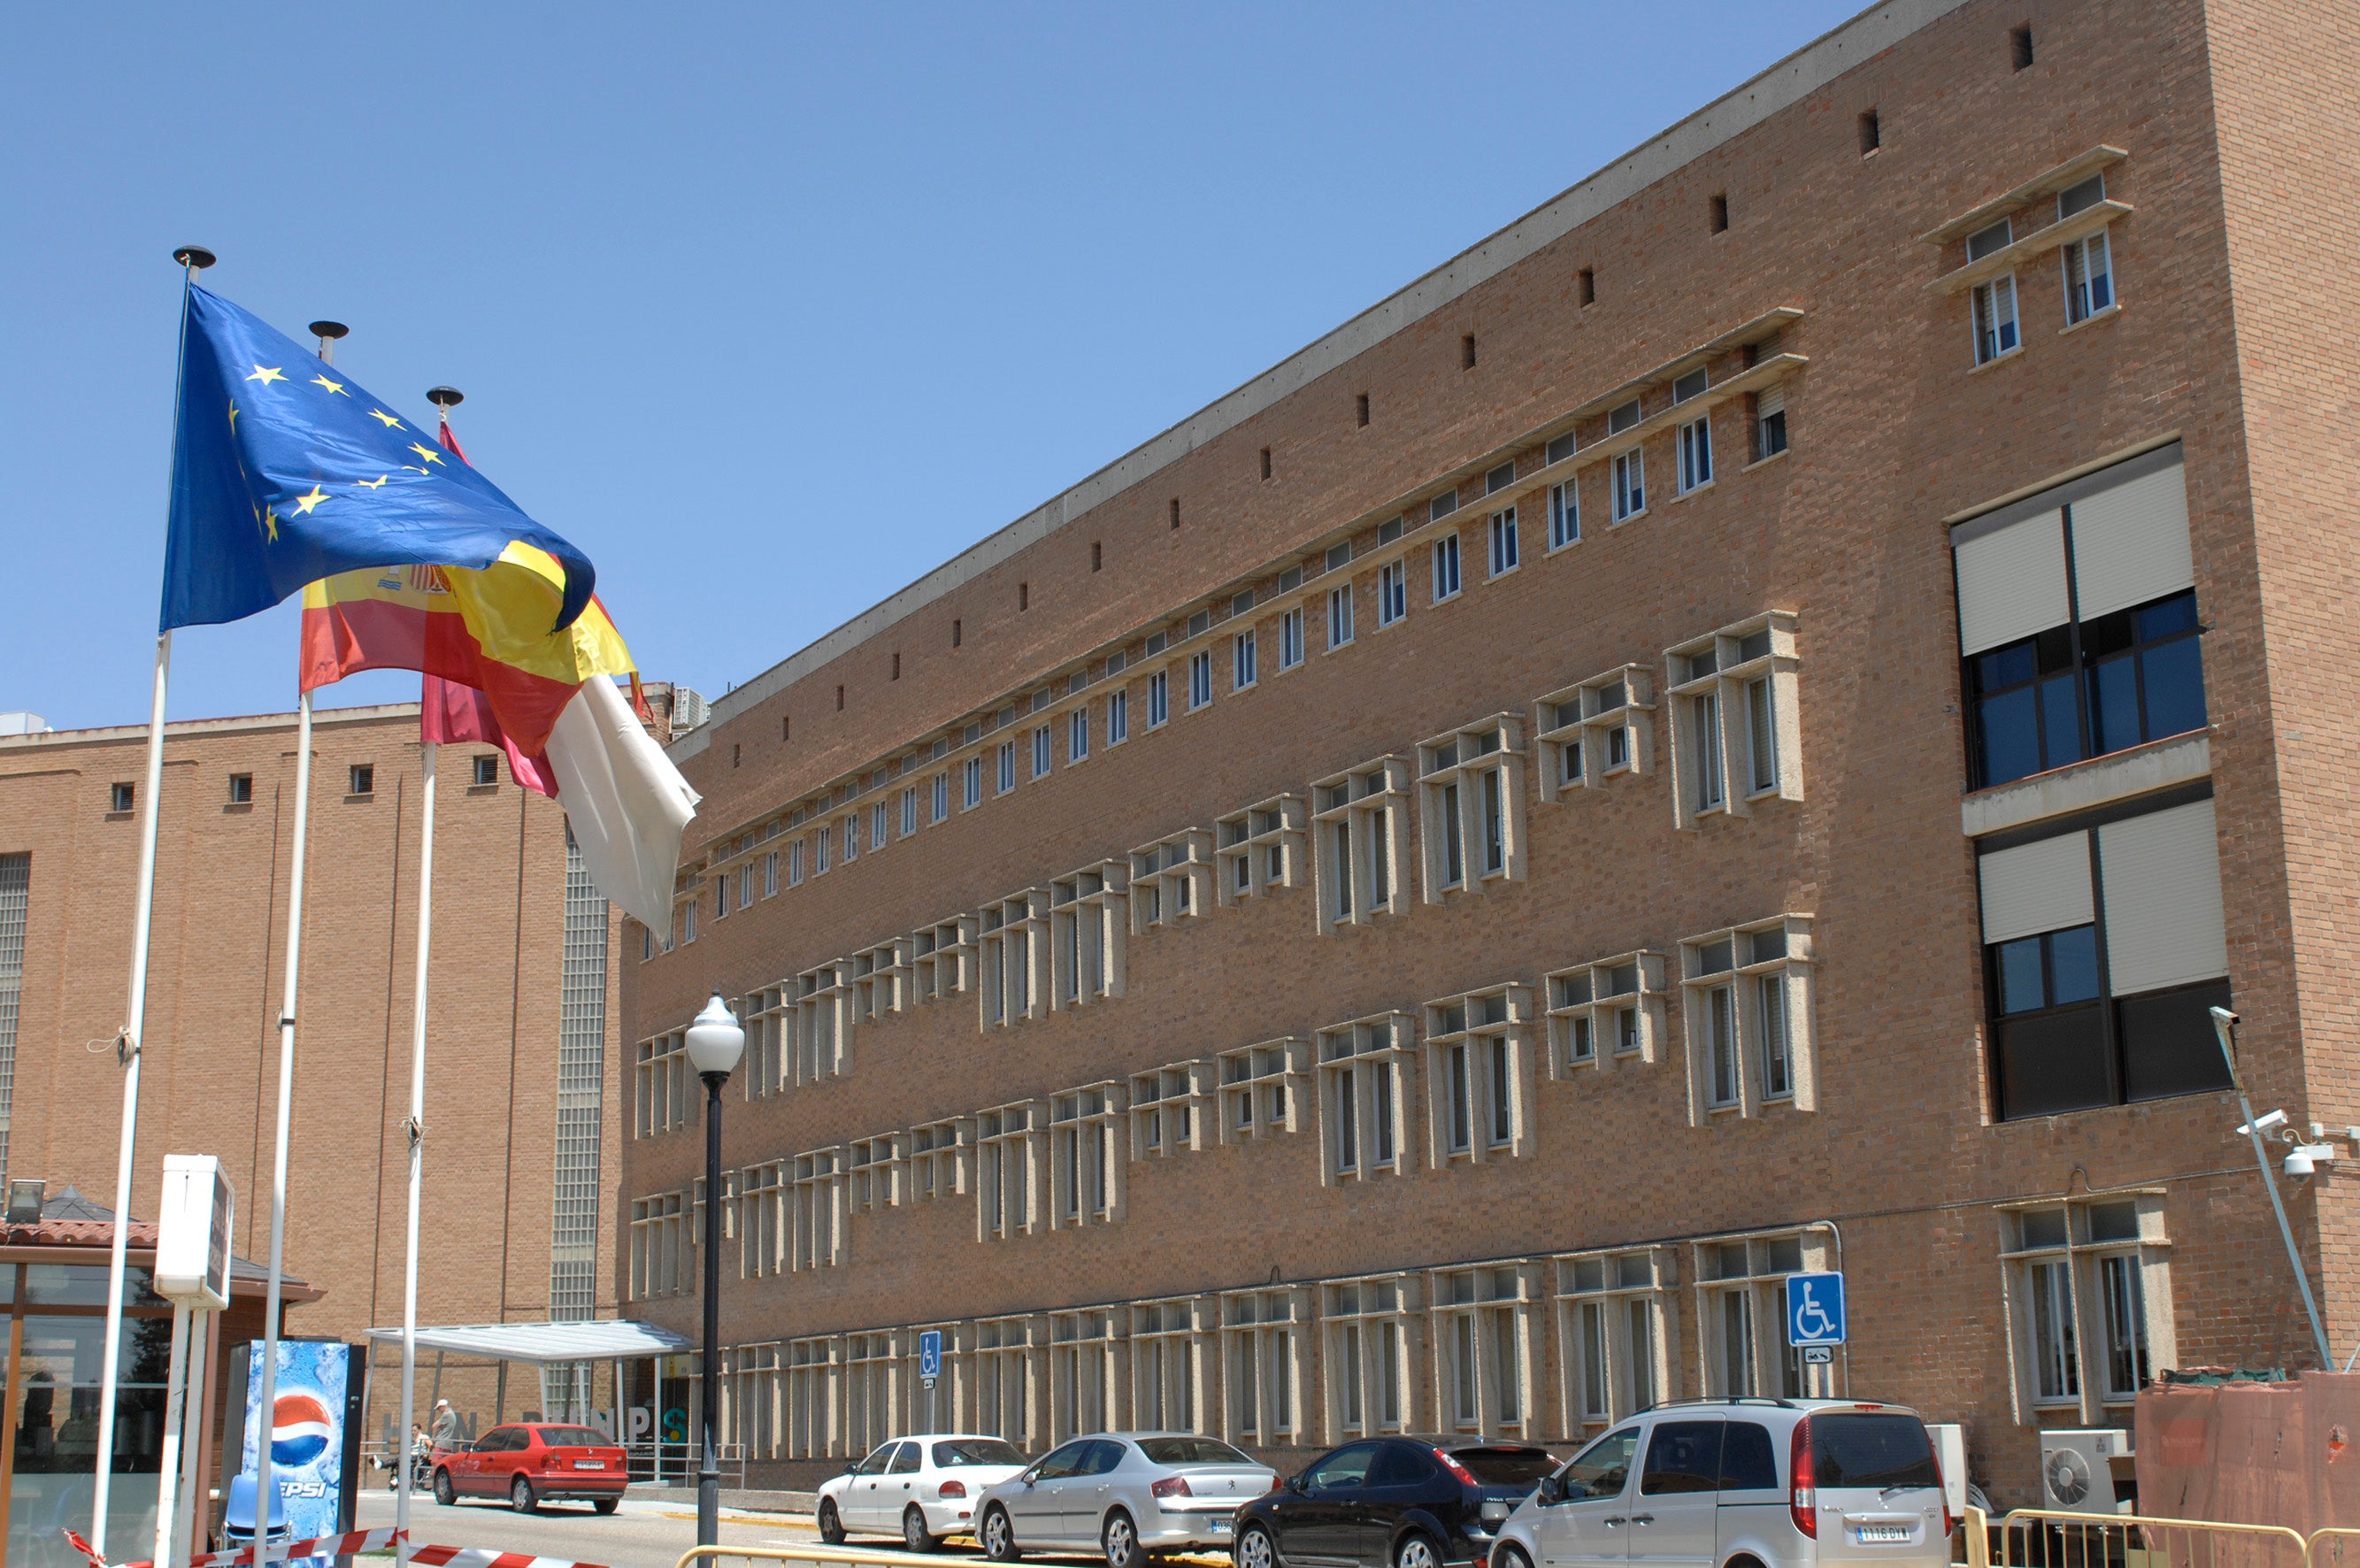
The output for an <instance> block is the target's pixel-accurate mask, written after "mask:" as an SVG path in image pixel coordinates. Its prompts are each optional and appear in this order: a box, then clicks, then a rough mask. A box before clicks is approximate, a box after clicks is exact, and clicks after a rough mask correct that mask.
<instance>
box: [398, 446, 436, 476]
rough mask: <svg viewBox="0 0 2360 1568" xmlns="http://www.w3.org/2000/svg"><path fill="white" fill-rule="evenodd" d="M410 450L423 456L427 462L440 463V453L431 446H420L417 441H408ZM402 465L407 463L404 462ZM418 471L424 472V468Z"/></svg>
mask: <svg viewBox="0 0 2360 1568" xmlns="http://www.w3.org/2000/svg"><path fill="white" fill-rule="evenodd" d="M410 451H412V452H416V453H417V454H418V455H419V456H421V457H422V458H424V459H425V460H426V461H427V462H429V463H440V462H442V461H443V454H442V453H441V452H436V451H435V450H434V449H433V448H432V447H431V446H421V445H419V443H418V442H416V441H411V442H410ZM404 466H407V465H406V464H405V465H404ZM419 472H421V473H424V472H425V470H423V469H421V470H420V471H419Z"/></svg>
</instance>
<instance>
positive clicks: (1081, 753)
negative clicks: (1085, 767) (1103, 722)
mask: <svg viewBox="0 0 2360 1568" xmlns="http://www.w3.org/2000/svg"><path fill="white" fill-rule="evenodd" d="M1089 754H1090V711H1089V709H1088V708H1087V707H1081V708H1076V709H1075V710H1074V711H1073V712H1072V713H1069V714H1067V715H1066V717H1065V760H1066V761H1067V762H1069V763H1073V762H1079V761H1081V760H1082V759H1083V758H1084V757H1087V756H1089Z"/></svg>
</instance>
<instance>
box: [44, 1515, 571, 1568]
mask: <svg viewBox="0 0 2360 1568" xmlns="http://www.w3.org/2000/svg"><path fill="white" fill-rule="evenodd" d="M65 1537H66V1541H68V1543H69V1544H71V1546H72V1547H73V1549H74V1550H75V1551H77V1552H81V1553H82V1555H83V1556H84V1557H87V1558H89V1559H90V1568H156V1564H155V1563H153V1562H146V1563H114V1564H110V1563H107V1561H106V1560H105V1559H104V1558H103V1557H101V1556H99V1554H98V1553H97V1552H93V1551H92V1550H91V1549H90V1542H89V1541H85V1540H83V1539H82V1537H81V1536H80V1535H77V1534H75V1533H74V1532H73V1531H72V1530H67V1531H66V1532H65ZM400 1538H401V1532H400V1531H399V1530H395V1529H393V1528H392V1527H391V1526H389V1525H388V1526H387V1527H385V1528H384V1529H381V1530H354V1531H352V1532H350V1533H349V1534H345V1535H322V1536H315V1537H313V1538H312V1539H311V1540H310V1541H294V1542H292V1543H290V1544H289V1545H287V1546H283V1547H280V1548H279V1550H278V1551H276V1552H272V1553H271V1558H272V1561H273V1562H277V1563H286V1562H289V1561H290V1560H292V1559H294V1558H299V1557H348V1556H351V1555H353V1554H355V1553H356V1552H382V1551H384V1550H385V1549H386V1548H387V1547H389V1546H391V1545H392V1544H393V1543H394V1542H395V1541H398V1540H399V1539H400ZM254 1560H255V1558H254V1548H253V1547H251V1546H248V1547H246V1548H245V1549H244V1550H243V1551H239V1552H201V1553H199V1554H198V1555H197V1556H194V1557H191V1558H190V1559H189V1562H188V1568H236V1565H237V1564H240V1563H252V1562H254ZM410 1561H411V1562H412V1563H425V1564H426V1568H605V1565H604V1564H602V1563H574V1562H570V1561H568V1560H567V1559H565V1558H563V1557H535V1556H533V1555H532V1554H531V1553H530V1552H495V1551H493V1550H492V1549H491V1548H489V1547H487V1546H413V1547H411V1548H410Z"/></svg>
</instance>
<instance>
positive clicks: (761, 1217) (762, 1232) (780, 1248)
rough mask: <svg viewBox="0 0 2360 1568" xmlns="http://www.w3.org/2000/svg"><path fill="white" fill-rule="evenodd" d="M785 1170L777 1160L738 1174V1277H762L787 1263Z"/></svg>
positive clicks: (768, 1275)
mask: <svg viewBox="0 0 2360 1568" xmlns="http://www.w3.org/2000/svg"><path fill="white" fill-rule="evenodd" d="M784 1177H785V1169H784V1167H782V1166H781V1164H780V1163H779V1161H777V1160H771V1161H770V1163H769V1164H767V1165H757V1166H752V1167H749V1168H748V1169H747V1170H745V1171H740V1172H738V1174H737V1216H738V1223H737V1236H738V1253H737V1277H738V1278H739V1279H766V1278H769V1277H770V1276H773V1275H776V1274H778V1273H780V1272H781V1270H782V1269H785V1267H786V1263H787V1250H788V1248H787V1235H786V1232H787V1226H786V1225H784V1224H783V1223H782V1222H783V1221H784V1220H785V1219H786V1217H787V1216H786V1187H785V1184H784Z"/></svg>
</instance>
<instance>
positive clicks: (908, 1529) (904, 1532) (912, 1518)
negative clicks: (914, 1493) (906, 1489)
mask: <svg viewBox="0 0 2360 1568" xmlns="http://www.w3.org/2000/svg"><path fill="white" fill-rule="evenodd" d="M942 1543H943V1538H942V1537H941V1536H939V1535H936V1534H935V1533H934V1531H933V1530H928V1529H927V1528H926V1510H925V1509H923V1508H920V1507H919V1506H918V1505H917V1504H915V1503H912V1504H911V1505H910V1506H909V1507H908V1508H903V1509H902V1510H901V1544H902V1545H904V1546H906V1547H908V1548H909V1549H910V1550H911V1551H912V1552H932V1551H933V1550H934V1548H935V1547H937V1546H940V1545H941V1544H942Z"/></svg>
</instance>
